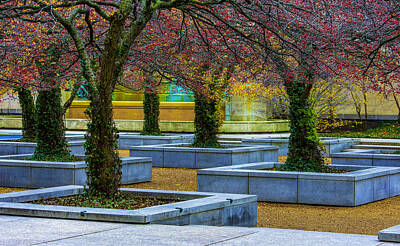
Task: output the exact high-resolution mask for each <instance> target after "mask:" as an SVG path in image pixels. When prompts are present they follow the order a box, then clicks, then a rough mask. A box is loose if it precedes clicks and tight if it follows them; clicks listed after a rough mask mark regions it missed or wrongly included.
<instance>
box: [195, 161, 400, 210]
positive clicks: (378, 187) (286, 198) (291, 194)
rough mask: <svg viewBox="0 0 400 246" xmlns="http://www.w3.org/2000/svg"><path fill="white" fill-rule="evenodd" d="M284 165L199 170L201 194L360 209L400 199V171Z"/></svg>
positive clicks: (375, 168) (358, 167)
mask: <svg viewBox="0 0 400 246" xmlns="http://www.w3.org/2000/svg"><path fill="white" fill-rule="evenodd" d="M280 165H282V164H280V163H252V164H244V165H239V166H233V167H220V168H210V169H203V170H198V172H197V190H198V191H208V192H224V193H225V192H226V193H237V194H253V195H257V197H258V201H270V202H284V203H304V204H318V205H335V206H358V205H361V204H365V203H370V202H374V201H378V200H381V199H385V198H389V197H393V196H397V195H400V168H395V167H362V166H345V165H332V167H335V168H339V169H346V170H354V171H351V172H347V173H342V174H335V173H306V172H279V171H267V170H263V169H267V168H272V167H277V166H280Z"/></svg>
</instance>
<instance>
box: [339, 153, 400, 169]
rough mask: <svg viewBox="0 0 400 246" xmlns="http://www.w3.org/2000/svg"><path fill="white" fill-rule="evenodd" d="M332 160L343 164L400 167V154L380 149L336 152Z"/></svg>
mask: <svg viewBox="0 0 400 246" xmlns="http://www.w3.org/2000/svg"><path fill="white" fill-rule="evenodd" d="M332 162H333V163H337V164H342V165H359V166H383V167H400V155H399V154H382V153H381V152H380V151H379V150H371V149H368V150H367V149H359V150H355V149H354V150H352V151H351V152H342V153H335V154H333V155H332Z"/></svg>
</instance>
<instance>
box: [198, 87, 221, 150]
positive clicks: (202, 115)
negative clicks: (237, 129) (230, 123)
mask: <svg viewBox="0 0 400 246" xmlns="http://www.w3.org/2000/svg"><path fill="white" fill-rule="evenodd" d="M218 103H219V102H216V101H215V100H212V99H210V98H207V97H206V96H204V95H202V94H200V93H195V94H194V113H195V116H194V126H195V131H194V142H193V146H195V147H205V148H207V147H208V148H213V147H220V144H219V143H218V138H217V134H218V129H219V126H220V123H219V114H218V109H219V107H218Z"/></svg>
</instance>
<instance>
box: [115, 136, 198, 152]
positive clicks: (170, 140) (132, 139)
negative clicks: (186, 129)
mask: <svg viewBox="0 0 400 246" xmlns="http://www.w3.org/2000/svg"><path fill="white" fill-rule="evenodd" d="M193 138H194V135H193V134H185V135H167V136H144V135H139V134H135V133H120V134H119V138H118V146H119V149H129V148H130V147H131V146H141V145H156V144H157V145H158V144H181V143H192V142H193Z"/></svg>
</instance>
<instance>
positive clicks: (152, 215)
mask: <svg viewBox="0 0 400 246" xmlns="http://www.w3.org/2000/svg"><path fill="white" fill-rule="evenodd" d="M82 188H83V187H82V186H73V185H71V186H62V187H54V188H47V189H40V190H29V191H21V192H13V193H8V194H0V214H8V215H20V216H21V215H22V216H35V217H48V218H62V219H78V220H96V221H110V222H124V223H136V224H167V225H212V226H256V224H257V197H256V196H251V195H237V194H215V193H204V192H183V191H165V190H139V189H121V191H122V192H126V193H131V194H133V195H141V196H150V197H162V198H163V199H171V198H172V199H176V198H180V199H182V200H186V201H182V202H176V203H170V204H165V205H160V206H154V207H148V208H142V209H137V210H121V209H102V208H86V207H85V208H84V207H65V206H50V205H38V204H29V203H21V202H29V201H34V200H39V199H47V198H54V197H62V196H70V195H75V194H78V193H79V192H82Z"/></svg>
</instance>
